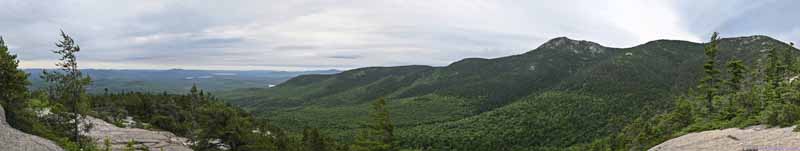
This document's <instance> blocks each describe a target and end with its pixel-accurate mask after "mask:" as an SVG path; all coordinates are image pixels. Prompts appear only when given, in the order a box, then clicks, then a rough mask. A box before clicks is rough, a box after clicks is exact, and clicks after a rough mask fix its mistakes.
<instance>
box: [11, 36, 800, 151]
mask: <svg viewBox="0 0 800 151" xmlns="http://www.w3.org/2000/svg"><path fill="white" fill-rule="evenodd" d="M60 36H61V39H60V40H59V41H58V42H57V43H56V45H55V46H56V48H57V49H56V50H55V51H53V52H54V53H55V54H56V55H58V56H60V61H59V62H57V63H55V65H56V67H57V68H58V69H51V70H44V71H43V73H42V74H41V77H40V78H41V79H42V80H43V81H45V82H46V86H44V87H42V88H39V89H29V85H30V82H29V81H28V79H29V77H28V76H29V74H26V73H25V72H24V71H23V70H22V69H19V68H18V64H19V61H18V59H17V56H16V55H13V54H11V53H10V52H9V48H8V47H7V46H6V44H5V42H4V41H3V40H2V38H0V80H2V81H0V90H2V91H0V105H2V107H3V108H4V109H5V110H6V117H7V118H6V119H7V121H8V123H9V124H10V125H11V126H12V127H14V128H16V129H19V130H21V131H23V132H26V133H29V134H33V135H37V136H40V137H43V138H46V139H49V140H52V141H54V142H55V143H57V144H58V145H59V146H61V147H62V148H64V149H65V150H71V151H72V150H75V151H77V150H83V151H89V150H110V149H111V148H110V147H109V145H108V144H103V143H97V142H98V141H96V138H90V137H88V136H86V135H84V134H85V132H86V131H90V130H91V128H92V126H91V125H84V124H81V121H83V120H85V119H86V118H87V116H91V117H96V118H99V119H103V120H105V121H107V122H109V123H113V124H114V125H117V126H119V127H133V128H141V129H147V130H162V131H168V132H172V133H174V134H175V135H178V136H180V137H185V138H188V139H189V141H188V142H186V144H187V146H189V147H191V149H193V150H234V151H251V150H259V151H260V150H279V151H350V150H354V151H395V150H576V151H577V150H647V149H648V148H650V147H653V146H655V145H658V144H659V143H661V142H664V141H666V140H668V139H671V138H675V137H678V136H681V135H684V134H687V133H691V132H698V131H704V130H713V129H721V128H731V127H746V126H752V125H760V124H764V125H769V126H778V127H785V126H792V125H797V124H800V82H798V81H796V80H797V78H798V76H800V57H798V55H800V52H798V50H797V49H795V48H794V47H793V46H792V45H793V44H791V43H789V44H787V43H783V42H780V41H778V40H775V39H772V38H770V37H767V36H749V37H734V38H719V37H718V36H717V34H716V33H714V34H713V35H712V36H711V38H710V40H709V41H708V42H707V43H692V42H687V41H677V40H658V41H652V42H648V43H646V44H642V45H638V46H635V47H631V48H610V47H604V46H602V45H599V44H596V43H593V42H589V41H578V40H572V39H568V38H566V37H561V38H555V39H552V40H550V41H548V42H547V43H545V44H543V45H542V46H540V47H539V48H536V49H534V50H531V51H529V52H527V53H524V54H520V55H514V56H508V57H500V58H494V59H481V58H468V59H464V60H461V61H457V62H454V63H452V64H450V65H448V66H444V67H431V66H400V67H368V68H359V69H354V70H348V71H344V72H342V73H337V74H330V75H321V74H311V75H302V76H299V77H296V78H292V79H290V80H288V81H286V82H284V83H282V84H280V85H278V86H275V87H274V88H249V89H237V90H232V91H225V92H219V94H216V93H215V94H211V93H208V92H206V91H204V90H203V89H202V88H201V87H197V86H193V87H192V88H191V89H190V90H189V91H188V92H182V93H175V92H169V93H168V92H162V93H159V92H138V91H109V90H108V89H105V91H102V92H100V93H87V87H88V86H89V85H90V84H91V82H92V79H91V77H89V76H86V75H84V74H82V73H81V70H80V68H79V66H78V65H79V64H78V63H79V61H78V59H77V57H76V56H77V55H78V53H79V52H80V49H81V48H80V47H79V45H78V44H76V43H75V40H74V39H72V37H70V36H69V35H68V34H66V33H64V32H62V33H61V34H60ZM100 89H102V88H100ZM95 91H97V90H95ZM133 143H134V142H131V144H133ZM144 149H146V148H139V147H137V146H136V145H130V146H128V147H126V148H125V150H144Z"/></svg>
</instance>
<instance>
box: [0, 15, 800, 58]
mask: <svg viewBox="0 0 800 151" xmlns="http://www.w3.org/2000/svg"><path fill="white" fill-rule="evenodd" d="M0 6H3V9H0V35H2V36H3V37H4V38H5V39H6V41H7V43H8V44H9V45H10V47H11V49H12V52H13V53H17V54H18V55H19V58H20V59H21V64H22V66H23V67H25V68H51V67H55V66H54V65H53V64H54V63H55V61H56V60H55V59H57V57H58V56H56V55H55V54H52V53H51V52H50V51H51V50H54V49H56V48H55V45H54V43H55V42H56V41H58V40H59V38H60V37H59V36H58V34H59V29H63V30H64V31H65V32H67V33H68V34H70V35H72V36H73V37H74V38H75V39H76V41H77V43H78V44H80V46H81V48H82V51H81V52H80V53H79V61H80V65H81V66H82V67H83V68H103V69H109V68H111V69H169V68H184V69H228V70H259V69H272V70H311V69H351V68H357V67H366V66H396V65H410V64H422V65H434V66H442V65H447V64H449V63H451V62H454V61H457V60H459V59H461V58H467V57H483V58H493V57H500V56H507V55H513V54H519V53H523V52H526V51H529V50H531V49H534V48H536V47H538V46H539V45H540V44H542V43H543V42H545V41H547V40H549V39H551V38H555V37H559V36H567V37H570V38H572V39H580V40H589V41H594V42H597V43H600V44H602V45H605V46H611V47H632V46H635V45H637V44H642V43H645V42H647V41H651V40H657V39H679V40H688V41H694V42H702V41H704V40H705V39H707V37H709V35H710V33H711V32H713V31H719V32H721V35H722V36H723V37H735V36H748V35H754V34H760V35H768V36H772V37H774V38H777V39H779V40H783V41H787V42H789V41H792V42H796V43H797V42H798V41H800V19H798V18H800V1H796V0H783V1H780V0H759V1H752V0H741V1H738V0H720V1H710V0H704V1H699V2H698V1H694V0H685V1H655V0H630V1H599V0H586V1H564V0H559V1H549V0H548V1H531V0H519V1H504V0H452V1H444V0H443V1H439V0H418V1H409V0H396V1H394V0H386V1H384V0H363V1H333V0H318V1H315V0H253V1H236V0H226V1H218V0H213V1H212V0H209V1H170V0H128V1H126V0H113V1H110V0H0Z"/></svg>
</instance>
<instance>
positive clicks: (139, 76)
mask: <svg viewBox="0 0 800 151" xmlns="http://www.w3.org/2000/svg"><path fill="white" fill-rule="evenodd" d="M81 71H82V72H83V73H85V74H87V75H89V76H90V77H92V82H93V83H92V85H90V86H89V88H88V92H89V93H94V94H102V93H103V92H104V91H105V89H106V88H107V89H108V90H109V91H110V92H131V91H136V92H158V93H160V92H164V91H167V92H170V93H184V92H186V91H189V88H191V87H192V85H193V84H197V85H198V86H201V87H203V88H204V89H205V90H206V91H210V92H218V91H229V90H235V89H242V88H267V87H269V86H270V85H277V84H280V83H281V82H284V81H286V80H288V79H290V78H292V77H295V76H298V75H303V74H333V73H338V72H339V71H338V70H311V71H270V70H252V71H234V70H184V69H171V70H110V69H82V70H81ZM25 72H27V73H29V74H30V76H28V80H29V81H31V86H30V87H31V89H34V90H35V89H40V88H43V87H45V81H44V80H42V79H41V78H39V76H40V75H41V74H42V69H25Z"/></svg>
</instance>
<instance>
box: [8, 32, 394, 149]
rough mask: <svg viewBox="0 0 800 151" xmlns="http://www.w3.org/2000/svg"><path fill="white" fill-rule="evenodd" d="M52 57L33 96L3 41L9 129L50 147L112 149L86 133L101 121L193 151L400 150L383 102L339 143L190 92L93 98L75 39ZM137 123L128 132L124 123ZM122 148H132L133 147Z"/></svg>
mask: <svg viewBox="0 0 800 151" xmlns="http://www.w3.org/2000/svg"><path fill="white" fill-rule="evenodd" d="M60 36H61V38H62V39H61V40H59V41H58V42H57V43H56V44H55V45H56V47H57V48H58V49H56V50H54V51H53V53H55V54H57V55H59V56H60V59H59V62H58V63H56V64H55V65H56V66H57V67H58V69H56V70H45V71H43V72H44V73H43V74H42V76H41V78H42V79H44V80H45V81H47V87H46V88H45V89H42V90H35V91H30V90H28V88H27V86H28V85H29V84H30V82H29V81H27V78H28V76H29V75H28V74H27V73H25V72H24V71H23V70H21V69H19V60H18V59H17V55H13V54H11V52H10V51H9V49H8V47H7V46H6V43H5V41H4V40H3V38H2V37H0V80H1V81H0V89H2V90H3V91H0V105H2V106H3V107H4V108H5V109H7V110H6V111H7V114H6V116H7V122H8V123H9V124H10V125H11V126H12V127H14V128H16V129H19V130H21V131H23V132H26V133H30V134H34V135H37V136H41V137H44V138H47V139H50V140H53V141H54V142H56V143H57V144H58V145H60V146H62V147H63V148H64V149H66V150H75V151H77V150H83V151H90V150H108V149H110V148H109V142H108V141H107V140H106V141H104V142H105V143H104V144H96V142H97V141H95V140H94V139H93V138H89V137H87V136H85V135H83V134H85V132H88V131H90V130H91V128H92V125H87V124H86V123H88V122H82V121H84V120H85V117H86V116H94V117H98V118H101V119H104V120H106V121H108V122H110V123H113V124H115V125H117V126H121V127H123V126H126V127H137V128H144V129H152V130H165V131H170V132H173V133H175V134H176V135H178V136H182V137H186V138H188V139H189V140H190V144H191V147H192V149H194V150H234V151H239V150H241V151H246V150H280V151H335V150H364V151H391V150H398V148H397V147H396V146H397V145H396V141H395V140H394V139H393V128H394V127H393V125H392V122H391V120H390V118H389V114H388V111H387V110H386V108H385V104H386V102H385V100H383V99H378V100H376V101H375V103H374V104H373V105H372V107H373V108H372V111H371V112H370V115H369V116H370V117H371V120H370V121H368V122H366V123H365V124H364V129H363V130H362V131H361V132H360V133H359V134H358V136H357V139H356V140H355V141H354V142H353V143H349V142H337V140H333V139H331V138H328V137H326V136H325V135H324V133H323V132H320V130H319V129H317V128H305V129H304V130H303V131H302V132H292V131H287V130H285V129H282V128H279V127H275V126H272V125H271V124H270V122H269V121H268V120H265V119H259V118H256V117H255V116H253V115H252V114H250V113H249V112H247V111H244V110H242V109H240V108H237V107H234V106H231V105H228V104H225V103H223V102H222V101H221V100H219V99H217V98H215V97H214V96H213V95H211V94H209V93H205V92H203V90H201V89H200V88H197V87H196V86H192V88H191V89H190V91H189V92H188V93H187V94H168V93H166V92H164V93H142V92H120V93H109V92H108V91H107V90H106V91H105V93H103V94H97V95H90V94H87V93H86V89H87V87H88V86H89V85H90V84H91V82H92V80H91V78H90V77H89V76H86V75H84V74H82V73H81V71H80V69H79V66H78V57H77V53H78V52H80V50H81V48H80V46H79V45H78V44H76V42H75V40H74V39H73V38H72V37H71V36H69V35H68V34H66V33H65V32H63V31H62V32H61V34H60ZM129 118H132V119H134V121H136V122H135V124H133V125H126V124H125V123H126V119H129ZM128 146H129V147H127V148H126V149H130V150H134V149H143V148H134V147H133V145H132V144H129V145H128Z"/></svg>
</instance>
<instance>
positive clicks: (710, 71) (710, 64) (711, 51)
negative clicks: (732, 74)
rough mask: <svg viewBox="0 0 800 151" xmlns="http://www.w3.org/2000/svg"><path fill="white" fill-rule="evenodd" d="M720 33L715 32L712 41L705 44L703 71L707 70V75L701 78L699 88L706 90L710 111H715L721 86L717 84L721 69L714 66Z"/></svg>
mask: <svg viewBox="0 0 800 151" xmlns="http://www.w3.org/2000/svg"><path fill="white" fill-rule="evenodd" d="M718 35H719V34H718V33H717V32H714V33H713V34H712V35H711V41H710V42H709V43H708V44H706V46H705V49H704V51H705V54H706V63H705V64H703V71H704V72H705V74H706V75H705V76H704V77H703V79H702V80H700V86H699V88H700V89H701V90H702V91H704V92H705V96H704V98H703V99H704V100H706V102H705V104H706V109H707V111H708V113H714V112H715V111H714V97H715V96H716V95H717V91H718V90H719V86H718V85H717V84H716V83H717V81H719V79H718V77H717V74H719V70H717V69H715V68H714V66H715V65H716V63H715V62H716V59H717V51H718V48H717V45H718V41H719V38H718V37H717V36H718Z"/></svg>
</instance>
